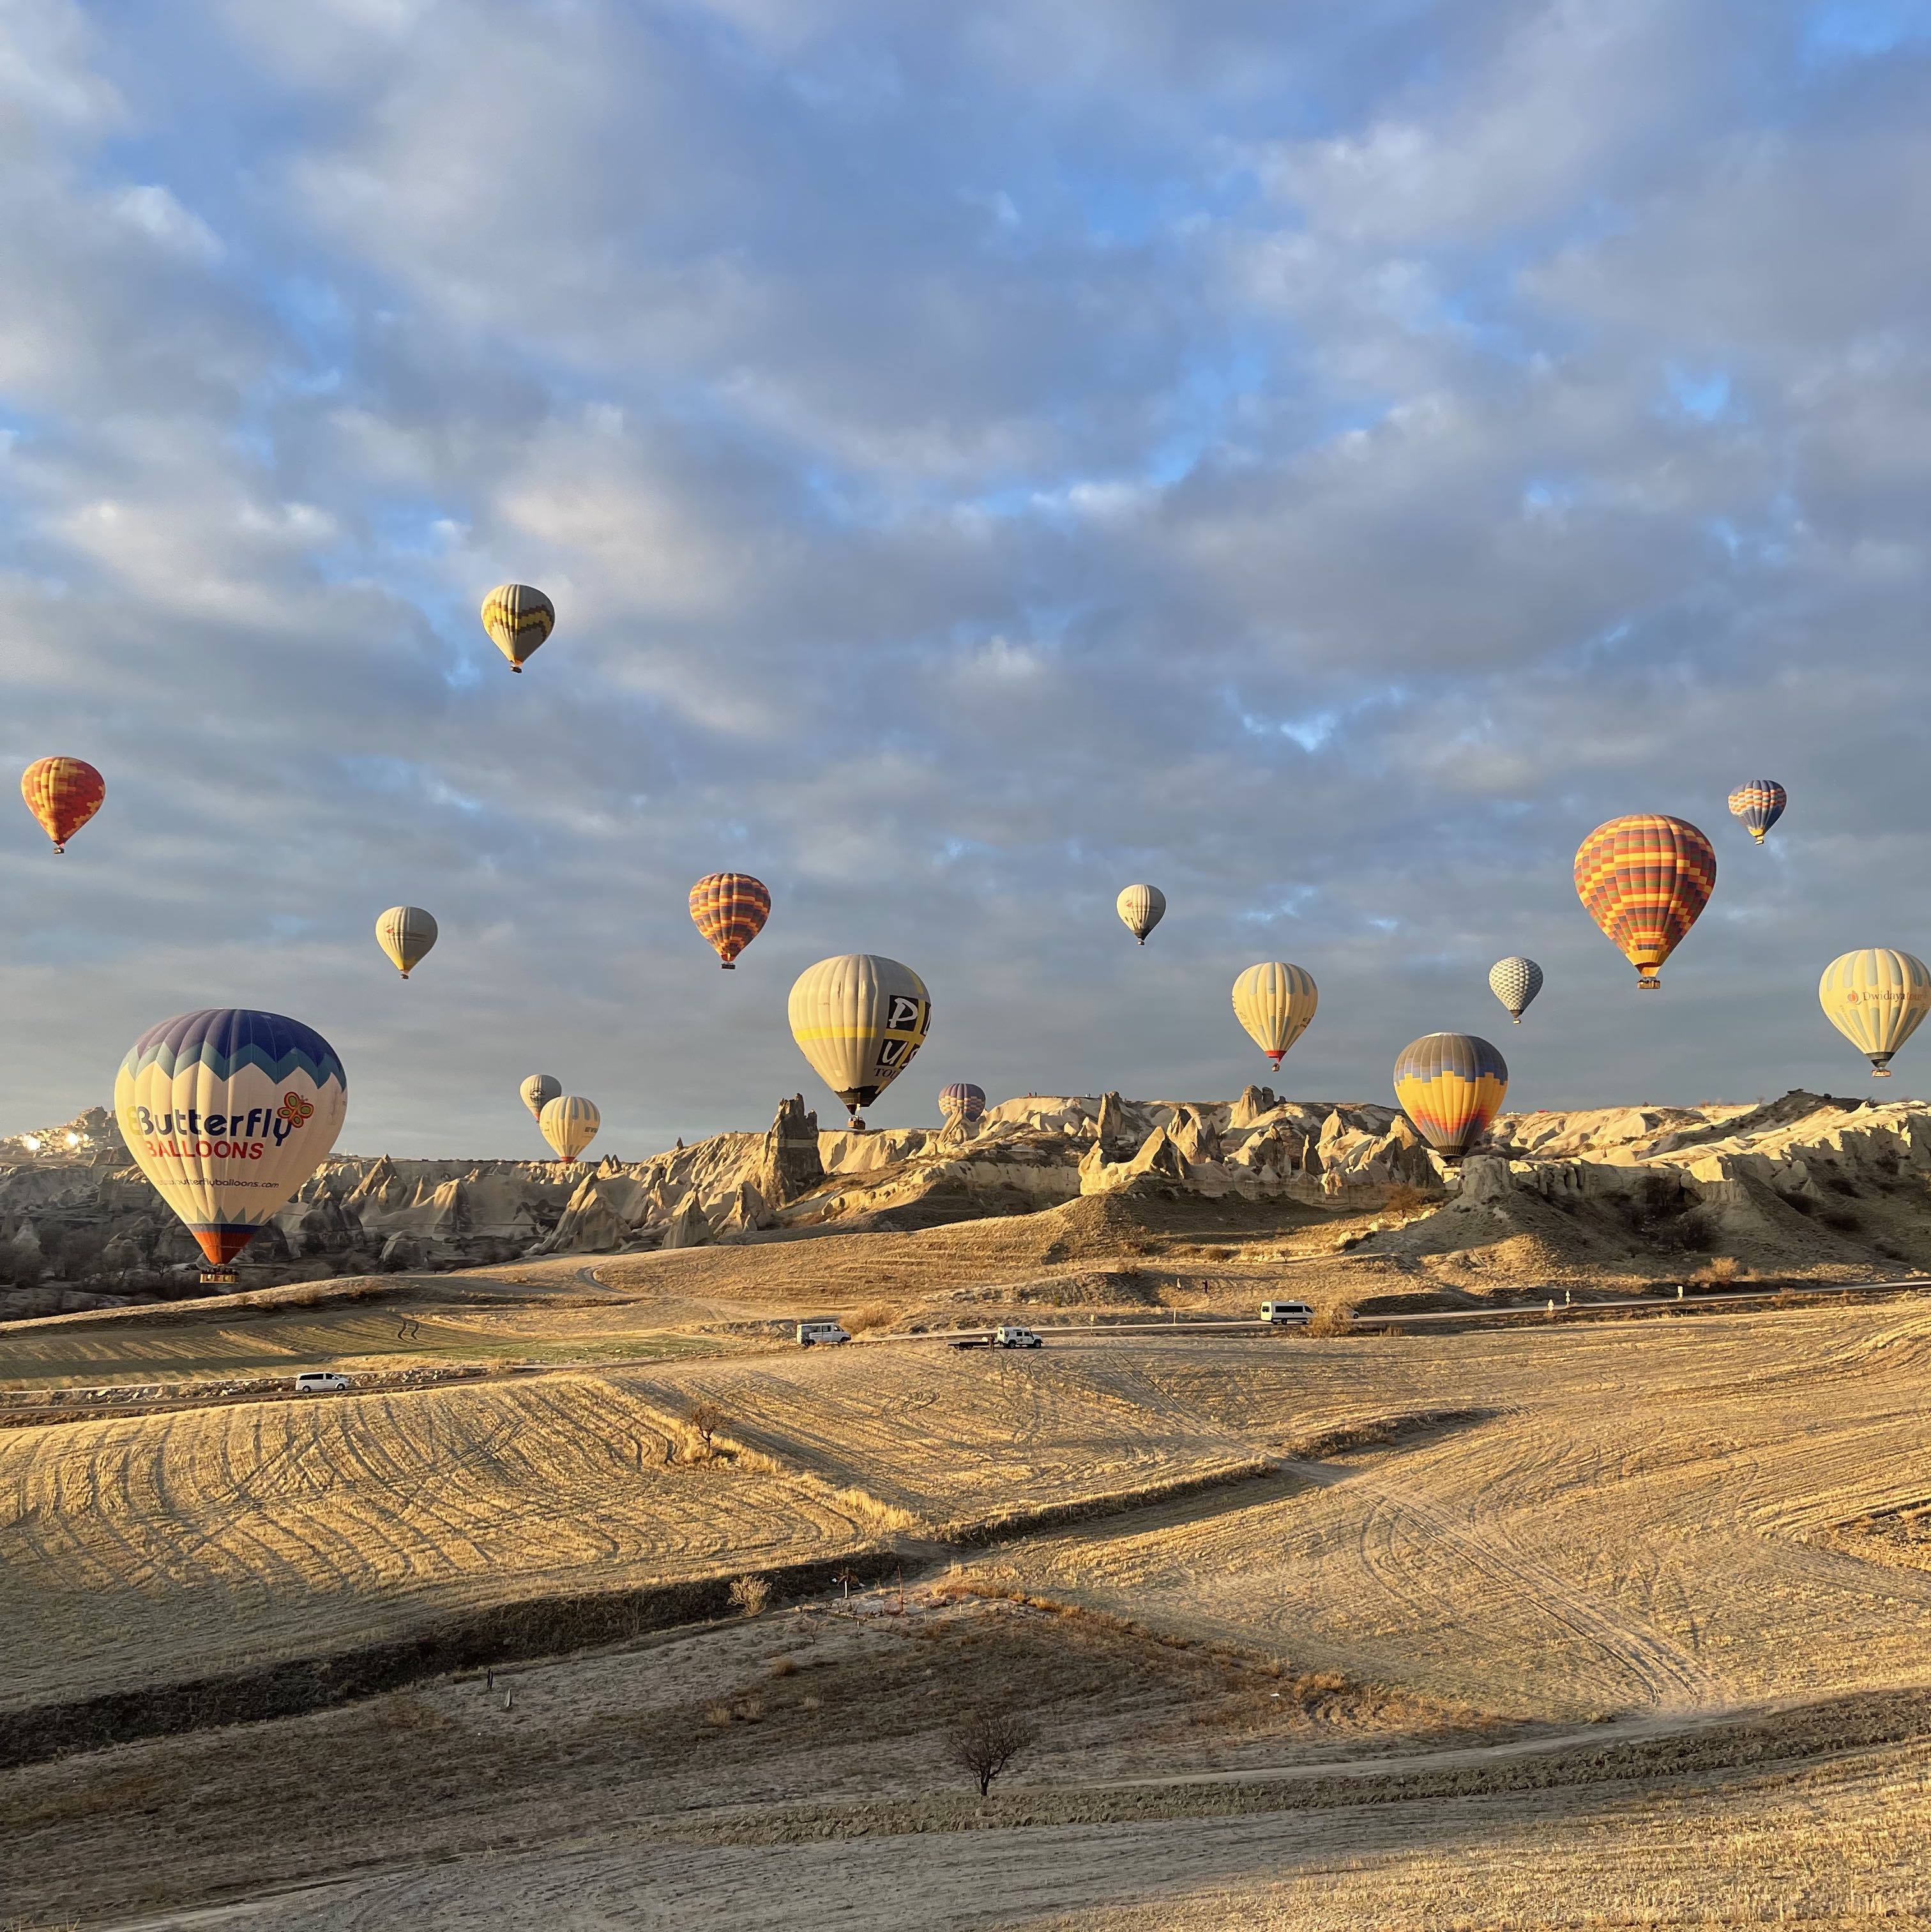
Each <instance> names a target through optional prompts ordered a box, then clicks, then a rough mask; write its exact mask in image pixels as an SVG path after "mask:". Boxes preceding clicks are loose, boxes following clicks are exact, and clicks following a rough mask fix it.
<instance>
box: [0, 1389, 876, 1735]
mask: <svg viewBox="0 0 1931 1932" xmlns="http://www.w3.org/2000/svg"><path fill="white" fill-rule="evenodd" d="M681 1433H682V1432H680V1431H678V1430H676V1427H675V1425H674V1422H673V1423H670V1424H668V1425H667V1419H666V1418H664V1417H662V1416H661V1415H659V1414H658V1412H657V1411H655V1409H652V1407H650V1406H649V1405H648V1404H646V1403H643V1402H641V1401H640V1400H638V1399H637V1397H635V1396H634V1395H632V1394H630V1393H628V1391H625V1389H623V1388H621V1387H619V1385H616V1384H615V1383H613V1382H610V1381H609V1380H607V1379H604V1378H601V1377H598V1376H592V1375H580V1374H564V1375H557V1376H545V1377H542V1378H540V1379H537V1378H532V1379H529V1380H520V1381H518V1382H515V1383H513V1384H504V1383H487V1384H481V1385H469V1386H459V1387H457V1388H444V1389H427V1390H418V1391H406V1392H403V1393H400V1394H376V1395H368V1396H353V1397H344V1398H339V1399H337V1400H331V1401H327V1402H319V1401H317V1402H308V1403H295V1402H278V1403H234V1404H231V1405H228V1406H223V1407H219V1408H214V1409H193V1410H186V1411H181V1412H175V1413H173V1414H170V1415H157V1416H154V1417H151V1418H140V1419H138V1420H129V1421H98V1422H93V1421H89V1422H75V1423H68V1424H62V1425H61V1426H59V1427H51V1428H43V1429H15V1430H8V1431H7V1432H5V1433H0V1628H4V1629H5V1630H6V1631H7V1664H8V1669H7V1672H6V1673H5V1676H4V1680H0V1709H4V1708H6V1707H7V1706H19V1705H23V1704H39V1703H46V1702H49V1701H52V1700H56V1699H58V1698H61V1697H72V1696H76V1695H79V1694H84V1693H91V1692H94V1691H101V1690H104V1689H109V1688H118V1687H121V1686H124V1685H137V1684H141V1683H145V1682H168V1681H170V1680H172V1679H185V1678H187V1677H190V1676H197V1675H199V1674H202V1673H205V1672H208V1671H210V1670H218V1669H229V1668H232V1667H236V1666H238V1665H239V1664H244V1663H247V1662H252V1661H256V1660H259V1659H261V1658H271V1657H286V1656H291V1655H314V1654H316V1653H319V1652H326V1651H328V1650H330V1649H335V1648H337V1647H338V1646H343V1645H345V1644H348V1643H354V1642H358V1641H366V1640H370V1639H372V1638H374V1637H381V1636H385V1635H388V1634H393V1633H394V1632H397V1631H400V1630H403V1629H406V1628H409V1627H411V1626H412V1625H416V1624H419V1623H421V1622H424V1621H433V1619H436V1618H438V1617H440V1616H446V1615H447V1614H448V1613H451V1612H452V1611H454V1610H463V1609H473V1608H475V1607H478V1606H479V1605H484V1604H493V1603H499V1602H502V1601H505V1600H508V1599H513V1598H527V1597H530V1596H534V1595H541V1594H542V1593H543V1592H545V1591H567V1590H573V1589H574V1590H582V1589H589V1588H592V1587H595V1588H599V1589H616V1588H620V1587H622V1586H625V1585H627V1584H635V1583H655V1582H661V1581H668V1580H678V1579H681V1578H685V1577H697V1576H706V1575H714V1574H716V1573H717V1572H718V1571H719V1570H720V1569H721V1568H722V1569H725V1570H727V1571H736V1570H743V1569H749V1568H759V1567H760V1566H766V1565H776V1564H781V1563H787V1562H799V1561H804V1560H808V1559H811V1558H814V1557H820V1556H835V1555H837V1554H838V1553H841V1552H842V1551H844V1550H850V1549H853V1548H854V1547H857V1546H858V1545H859V1544H861V1543H862V1542H863V1541H865V1540H866V1539H867V1538H868V1536H869V1535H871V1533H872V1529H873V1527H874V1525H873V1524H872V1523H871V1522H870V1520H868V1516H867V1513H866V1512H865V1511H863V1510H862V1509H861V1508H855V1507H854V1506H853V1505H852V1504H851V1503H850V1502H841V1500H839V1499H837V1498H835V1497H833V1496H830V1495H829V1493H826V1491H825V1490H823V1488H822V1487H821V1486H820V1485H817V1484H813V1483H810V1482H808V1481H800V1480H799V1479H797V1478H793V1477H790V1476H788V1475H784V1474H783V1473H781V1472H773V1471H771V1470H770V1469H768V1468H763V1467H760V1468H754V1469H747V1468H743V1467H739V1466H733V1465H732V1464H730V1463H726V1462H716V1463H692V1462H691V1461H689V1460H684V1458H685V1456H686V1455H687V1454H688V1445H685V1444H684V1443H683V1442H682V1441H681ZM673 1439H676V1440H673ZM673 1449H674V1450H675V1451H676V1454H678V1456H679V1460H676V1461H674V1462H670V1463H667V1461H666V1460H665V1459H666V1456H667V1453H669V1452H671V1451H673Z"/></svg>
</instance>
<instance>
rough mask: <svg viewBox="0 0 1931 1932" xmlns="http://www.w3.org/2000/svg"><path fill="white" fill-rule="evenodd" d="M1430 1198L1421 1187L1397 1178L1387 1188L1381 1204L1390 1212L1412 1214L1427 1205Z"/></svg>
mask: <svg viewBox="0 0 1931 1932" xmlns="http://www.w3.org/2000/svg"><path fill="white" fill-rule="evenodd" d="M1431 1201H1432V1196H1429V1194H1428V1193H1426V1192H1425V1191H1424V1190H1423V1189H1421V1188H1419V1187H1414V1186H1412V1185H1411V1184H1409V1183H1408V1182H1407V1181H1396V1183H1395V1184H1394V1186H1393V1187H1391V1188H1390V1189H1389V1190H1388V1196H1387V1199H1386V1200H1385V1201H1384V1202H1382V1203H1381V1205H1382V1207H1383V1208H1384V1210H1385V1211H1387V1213H1389V1214H1417V1213H1419V1212H1420V1210H1421V1209H1423V1208H1426V1207H1428V1206H1429V1205H1430V1203H1431Z"/></svg>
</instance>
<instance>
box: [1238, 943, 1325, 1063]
mask: <svg viewBox="0 0 1931 1932" xmlns="http://www.w3.org/2000/svg"><path fill="white" fill-rule="evenodd" d="M1320 1002H1321V994H1320V992H1319V990H1318V989H1317V988H1316V986H1315V983H1314V977H1313V975H1312V974H1309V973H1307V972H1305V971H1303V969H1302V968H1300V967H1298V966H1290V965H1288V962H1286V961H1285V959H1268V960H1264V961H1263V962H1261V964H1260V965H1258V966H1250V967H1249V968H1248V969H1247V970H1246V972H1244V973H1243V974H1241V976H1240V978H1239V979H1237V980H1235V981H1234V1018H1235V1019H1237V1020H1238V1021H1239V1022H1240V1024H1241V1025H1243V1026H1244V1027H1245V1028H1246V1029H1247V1031H1248V1033H1249V1035H1250V1036H1251V1037H1252V1040H1253V1042H1254V1044H1255V1046H1258V1048H1259V1049H1261V1052H1263V1053H1264V1054H1265V1055H1267V1058H1268V1059H1269V1061H1270V1062H1271V1063H1272V1064H1273V1065H1274V1066H1276V1067H1279V1065H1280V1064H1281V1056H1282V1055H1283V1054H1285V1052H1287V1050H1288V1048H1289V1047H1291V1046H1293V1045H1294V1042H1295V1041H1296V1040H1299V1039H1300V1037H1301V1035H1302V1034H1304V1033H1306V1031H1307V1026H1308V1022H1309V1020H1311V1019H1313V1018H1314V1013H1315V1007H1317V1006H1318V1005H1319V1004H1320Z"/></svg>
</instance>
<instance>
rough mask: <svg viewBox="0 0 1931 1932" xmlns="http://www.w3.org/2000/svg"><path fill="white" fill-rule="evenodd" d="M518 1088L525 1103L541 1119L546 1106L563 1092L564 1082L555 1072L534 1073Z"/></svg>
mask: <svg viewBox="0 0 1931 1932" xmlns="http://www.w3.org/2000/svg"><path fill="white" fill-rule="evenodd" d="M516 1091H517V1092H518V1093H519V1094H521V1095H522V1096H523V1105H524V1106H526V1107H527V1108H528V1109H529V1111H530V1112H531V1113H532V1114H533V1115H535V1117H536V1118H537V1119H538V1121H541V1119H542V1118H543V1110H544V1108H545V1107H547V1106H549V1104H550V1102H551V1101H553V1100H555V1099H556V1097H557V1095H558V1094H560V1093H562V1091H563V1083H562V1081H560V1080H559V1079H557V1077H556V1075H555V1074H553V1073H532V1075H531V1076H529V1079H527V1080H526V1081H525V1082H523V1085H521V1086H520V1087H519V1088H517V1090H516Z"/></svg>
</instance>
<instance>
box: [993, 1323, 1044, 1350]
mask: <svg viewBox="0 0 1931 1932" xmlns="http://www.w3.org/2000/svg"><path fill="white" fill-rule="evenodd" d="M992 1346H994V1348H995V1349H1042V1348H1044V1347H1045V1343H1043V1342H1042V1341H1041V1340H1040V1339H1039V1337H1038V1336H1037V1335H1036V1334H1034V1333H1033V1331H1032V1330H1031V1329H1030V1328H1019V1327H1017V1326H1016V1325H1015V1324H1013V1323H1012V1322H1007V1323H1006V1325H1005V1326H1004V1327H1003V1328H995V1329H994V1331H992Z"/></svg>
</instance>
